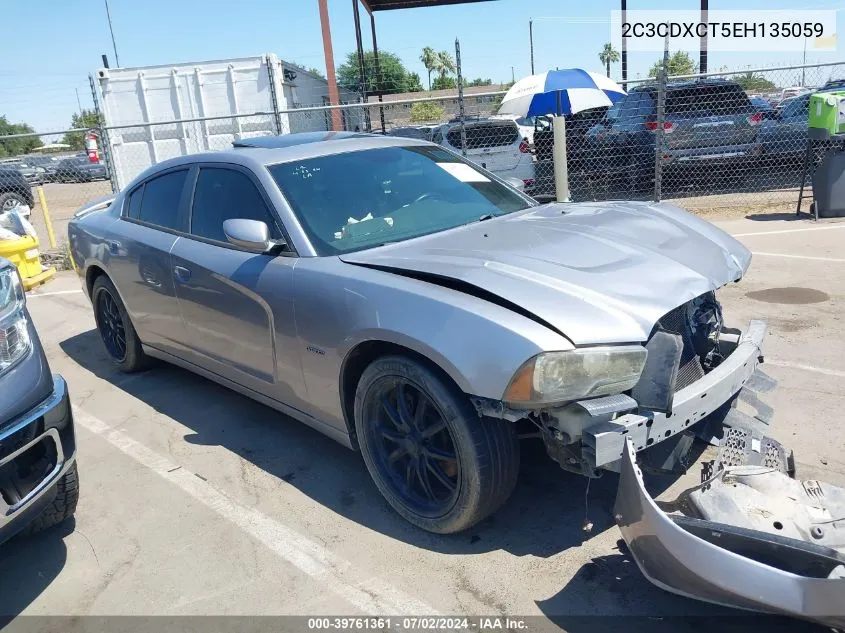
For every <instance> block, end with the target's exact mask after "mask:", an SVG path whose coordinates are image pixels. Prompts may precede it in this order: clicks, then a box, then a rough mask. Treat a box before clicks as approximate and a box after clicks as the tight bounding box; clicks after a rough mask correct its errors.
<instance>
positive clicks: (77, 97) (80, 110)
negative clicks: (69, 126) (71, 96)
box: [74, 88, 82, 116]
mask: <svg viewBox="0 0 845 633" xmlns="http://www.w3.org/2000/svg"><path fill="white" fill-rule="evenodd" d="M74 90H75V91H76V105H77V106H79V115H80V116H82V102H81V101H80V100H79V88H74Z"/></svg>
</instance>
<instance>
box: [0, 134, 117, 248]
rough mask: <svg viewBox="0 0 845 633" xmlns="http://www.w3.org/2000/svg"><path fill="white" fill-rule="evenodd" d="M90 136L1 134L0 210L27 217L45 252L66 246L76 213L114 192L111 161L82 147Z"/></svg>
mask: <svg viewBox="0 0 845 633" xmlns="http://www.w3.org/2000/svg"><path fill="white" fill-rule="evenodd" d="M88 132H89V130H65V131H59V132H51V133H48V134H15V135H11V136H0V212H5V211H10V210H12V209H17V210H18V211H19V212H21V213H22V215H24V216H25V217H27V218H28V219H29V221H30V222H31V223H32V225H33V227H34V228H35V230H36V232H37V234H38V239H39V242H40V245H41V248H42V250H49V249H50V248H53V247H54V244H53V243H51V242H53V241H55V247H61V244H62V243H63V242H64V241H65V236H66V234H67V230H66V227H67V223H68V221H69V220H70V219H71V218H72V217H73V213H74V212H75V211H76V210H77V209H78V208H79V207H80V206H82V205H83V204H85V203H86V202H88V201H90V200H92V199H95V198H99V197H101V196H104V195H108V194H110V193H111V192H112V184H111V181H110V177H111V172H110V169H109V166H108V164H107V161H105V160H104V159H103V156H102V155H101V154H98V155H97V156H96V158H95V160H92V159H91V158H89V155H88V153H87V152H86V151H85V150H84V149H81V147H83V146H84V145H83V143H84V140H83V139H84V135H85V134H86V133H88ZM67 140H69V141H71V142H70V143H65V142H63V141H67ZM74 147H77V148H79V149H74ZM48 218H49V219H50V220H52V222H51V223H50V222H48ZM48 224H49V225H51V227H50V228H52V230H53V236H52V238H51V236H50V230H49V229H48Z"/></svg>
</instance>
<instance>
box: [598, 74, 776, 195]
mask: <svg viewBox="0 0 845 633" xmlns="http://www.w3.org/2000/svg"><path fill="white" fill-rule="evenodd" d="M656 104H657V86H656V85H644V86H639V87H636V88H633V89H632V90H631V91H630V92H629V93H628V95H627V96H626V97H625V98H624V99H623V100H621V101H619V102H617V103H616V104H614V106H613V107H612V108H611V109H610V110H608V113H607V115H606V116H605V119H604V121H603V122H602V123H601V124H600V125H597V126H595V127H594V128H593V129H592V130H590V132H589V134H588V140H587V147H585V149H584V151H585V153H587V154H589V155H590V156H592V157H594V160H591V161H589V164H590V165H592V166H593V168H594V169H596V170H598V171H601V172H603V173H605V174H608V173H609V175H611V176H616V177H618V178H620V179H622V180H623V181H625V182H627V183H628V184H630V185H632V186H633V187H636V188H638V189H643V188H647V187H648V186H650V183H651V182H652V181H653V178H654V168H655V155H654V153H655V148H656V144H657V142H656V136H657V135H656V133H657V128H658V121H657V105H656ZM763 118H764V117H763V114H762V113H761V112H759V111H757V110H756V109H755V108H754V106H753V105H752V103H751V101H750V100H749V98H748V95H747V94H746V93H745V91H744V90H743V89H742V87H740V85H739V84H737V83H736V82H734V81H728V80H725V79H704V80H698V81H683V82H672V83H669V84H668V86H667V90H666V108H665V117H664V119H665V120H664V123H663V132H664V133H663V146H662V148H661V155H662V161H663V174H664V176H665V177H667V178H671V177H678V178H680V179H683V180H689V181H699V182H703V181H705V180H708V179H710V178H712V177H714V176H716V177H722V178H725V179H729V180H741V179H742V178H744V177H745V176H746V175H748V174H749V173H750V172H751V171H752V169H753V167H754V166H755V165H756V164H757V161H758V159H759V156H760V153H761V150H762V144H761V143H760V141H759V139H758V134H757V133H758V129H759V127H760V124H761V123H762V122H763Z"/></svg>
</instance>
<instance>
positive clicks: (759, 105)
mask: <svg viewBox="0 0 845 633" xmlns="http://www.w3.org/2000/svg"><path fill="white" fill-rule="evenodd" d="M749 101H751V105H752V106H753V107H754V109H755V110H756V111H757V112H759V113H760V114H762V115H763V118H764V119H773V118H775V114H776V110H775V107H774V106H773V105H772V104H771V103H769V102H768V101H766V100H765V99H763V98H762V97H750V98H749Z"/></svg>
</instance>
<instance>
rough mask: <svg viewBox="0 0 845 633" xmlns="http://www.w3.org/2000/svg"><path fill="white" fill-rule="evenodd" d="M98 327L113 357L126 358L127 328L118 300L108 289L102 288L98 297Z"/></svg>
mask: <svg viewBox="0 0 845 633" xmlns="http://www.w3.org/2000/svg"><path fill="white" fill-rule="evenodd" d="M97 327H98V328H99V330H100V336H102V337H103V343H104V344H105V346H106V350H108V353H109V354H110V355H111V357H112V358H114V359H115V360H118V361H122V360H123V359H124V358H126V329H125V328H124V327H123V319H122V318H121V316H120V311H119V310H118V309H117V302H116V301H115V300H114V297H112V296H111V293H110V292H109V291H108V290H101V291H100V293H99V295H98V297H97Z"/></svg>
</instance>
